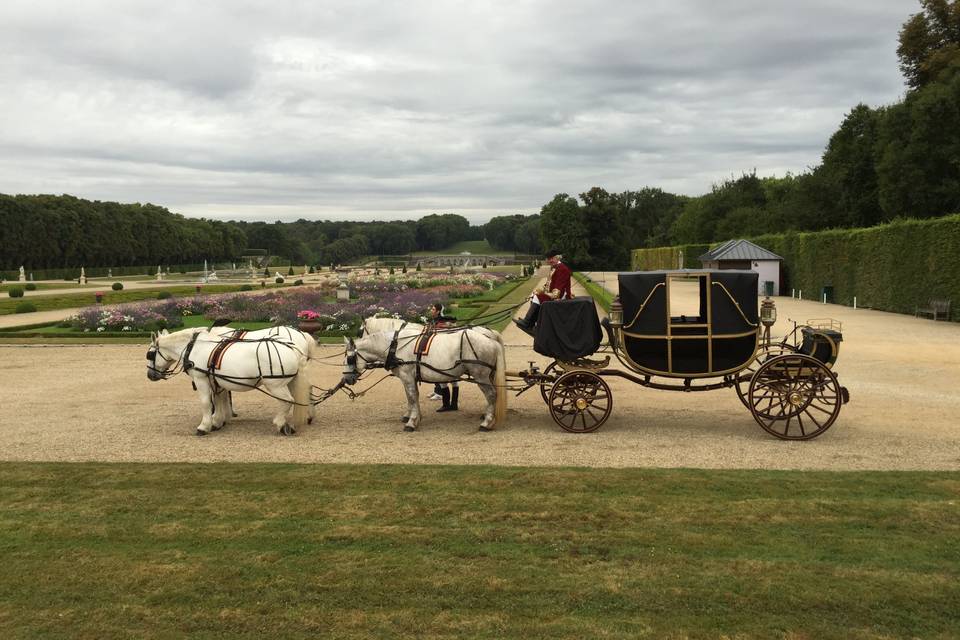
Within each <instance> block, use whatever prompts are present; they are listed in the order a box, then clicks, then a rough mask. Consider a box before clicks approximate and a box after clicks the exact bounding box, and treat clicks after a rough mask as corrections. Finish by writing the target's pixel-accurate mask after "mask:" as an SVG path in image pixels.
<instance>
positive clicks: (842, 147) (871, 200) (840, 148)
mask: <svg viewBox="0 0 960 640" xmlns="http://www.w3.org/2000/svg"><path fill="white" fill-rule="evenodd" d="M879 121H880V112H877V111H874V110H872V109H871V108H870V107H868V106H867V105H865V104H862V103H861V104H858V105H857V106H856V107H854V108H853V109H852V110H851V111H850V113H848V114H847V116H846V117H845V118H844V119H843V122H842V123H841V124H840V128H839V129H838V130H837V131H836V133H834V134H833V135H832V136H831V137H830V141H829V142H828V143H827V149H826V151H824V154H823V164H822V165H821V170H822V172H823V176H824V178H826V179H827V180H830V181H833V182H834V183H835V185H836V188H837V192H838V194H839V202H838V203H837V205H838V206H839V213H840V216H842V218H841V219H840V220H838V223H839V224H838V225H837V226H844V227H869V226H872V225H875V224H878V223H879V222H881V221H882V219H883V211H882V210H881V209H880V200H879V197H878V194H877V170H876V157H877V155H878V152H879V145H878V131H877V129H878V127H879Z"/></svg>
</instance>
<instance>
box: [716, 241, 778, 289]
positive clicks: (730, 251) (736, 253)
mask: <svg viewBox="0 0 960 640" xmlns="http://www.w3.org/2000/svg"><path fill="white" fill-rule="evenodd" d="M699 259H700V262H701V263H702V264H703V268H704V269H743V270H746V271H756V272H757V273H758V274H759V275H760V277H759V279H758V280H759V282H758V287H759V290H758V291H757V293H758V294H760V295H773V296H778V295H780V264H781V263H782V262H783V258H781V257H780V256H778V255H777V254H775V253H773V252H772V251H768V250H766V249H764V248H763V247H761V246H759V245H755V244H754V243H752V242H750V241H749V240H728V241H727V242H724V243H723V244H721V245H718V246H716V247H714V248H713V249H711V250H710V251H708V252H706V253H705V254H703V255H702V256H700V258H699Z"/></svg>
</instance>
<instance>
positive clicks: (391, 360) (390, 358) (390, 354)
mask: <svg viewBox="0 0 960 640" xmlns="http://www.w3.org/2000/svg"><path fill="white" fill-rule="evenodd" d="M406 325H407V323H406V322H404V323H403V325H401V326H400V329H397V330H396V331H395V332H394V333H393V340H391V341H390V350H389V351H387V359H386V361H384V363H383V368H384V369H386V370H387V371H389V370H390V369H395V368H397V367H399V366H400V365H401V364H403V363H402V362H401V361H400V360H398V359H397V342H398V341H399V339H400V331H401V330H402V329H403V327H405V326H406Z"/></svg>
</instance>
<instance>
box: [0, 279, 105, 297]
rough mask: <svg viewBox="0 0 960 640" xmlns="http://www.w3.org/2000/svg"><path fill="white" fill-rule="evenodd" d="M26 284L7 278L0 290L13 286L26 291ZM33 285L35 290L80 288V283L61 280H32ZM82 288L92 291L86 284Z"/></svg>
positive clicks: (3, 291) (7, 289) (4, 291)
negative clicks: (54, 281) (53, 281)
mask: <svg viewBox="0 0 960 640" xmlns="http://www.w3.org/2000/svg"><path fill="white" fill-rule="evenodd" d="M26 284H27V283H26V282H14V281H10V280H8V281H7V282H4V283H3V284H0V292H2V293H6V292H8V291H10V289H15V288H18V289H23V290H25V291H26V287H25V286H24V285H26ZM33 286H35V287H36V288H37V289H36V290H37V291H43V290H45V289H80V288H81V285H79V284H77V283H76V282H63V283H52V282H34V283H33ZM84 288H87V289H90V290H91V291H92V290H93V289H94V286H92V285H87V286H86V287H84ZM108 288H109V286H108ZM27 295H30V294H29V293H27Z"/></svg>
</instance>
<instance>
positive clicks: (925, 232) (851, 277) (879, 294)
mask: <svg viewBox="0 0 960 640" xmlns="http://www.w3.org/2000/svg"><path fill="white" fill-rule="evenodd" d="M751 241H752V242H755V243H757V244H758V245H760V246H762V247H764V248H766V249H769V250H770V251H773V252H774V253H776V254H779V255H780V256H782V257H783V260H784V267H785V271H786V273H785V278H784V279H785V282H786V286H787V289H788V290H789V289H802V290H803V291H805V292H806V291H809V292H810V293H811V295H810V296H807V295H804V297H809V298H816V297H818V296H819V295H820V291H821V289H822V288H823V287H824V286H832V287H833V299H834V302H836V303H838V304H846V305H852V304H853V298H854V296H856V297H857V306H861V307H872V308H874V309H882V310H884V311H895V312H897V313H913V312H914V311H915V310H916V308H917V307H918V306H925V305H926V303H927V302H928V301H929V300H930V299H931V298H939V299H947V300H953V302H954V304H960V215H951V216H945V217H943V218H933V219H928V220H897V221H894V222H891V223H889V224H885V225H880V226H876V227H869V228H866V229H837V230H832V231H820V232H817V233H788V234H776V235H773V234H771V235H765V236H759V237H757V238H751Z"/></svg>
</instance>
